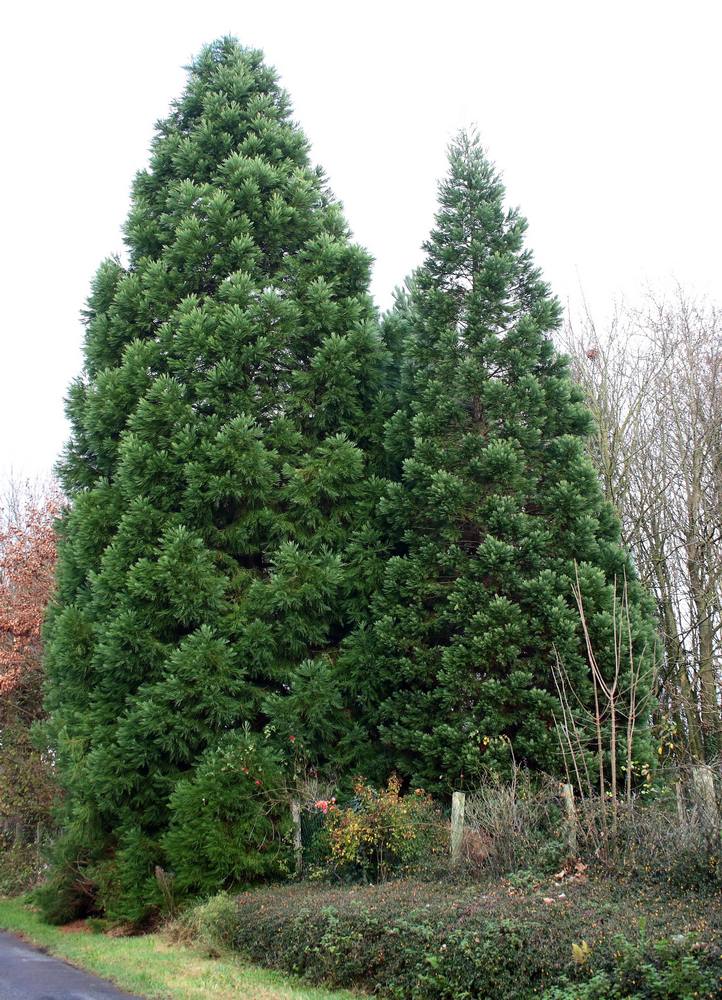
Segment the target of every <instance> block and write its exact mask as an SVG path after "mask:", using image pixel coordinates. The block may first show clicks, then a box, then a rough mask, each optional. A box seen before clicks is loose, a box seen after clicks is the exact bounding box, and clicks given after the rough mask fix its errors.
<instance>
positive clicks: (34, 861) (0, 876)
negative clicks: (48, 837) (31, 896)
mask: <svg viewBox="0 0 722 1000" xmlns="http://www.w3.org/2000/svg"><path fill="white" fill-rule="evenodd" d="M44 868H45V866H44V864H43V860H42V857H41V856H40V852H39V851H38V848H37V846H36V845H35V844H15V843H9V842H7V841H4V840H3V839H1V838H0V896H17V895H19V894H20V893H22V892H27V891H28V890H29V889H32V888H33V887H34V886H36V885H37V884H38V882H39V881H40V879H41V878H42V875H43V871H44Z"/></svg>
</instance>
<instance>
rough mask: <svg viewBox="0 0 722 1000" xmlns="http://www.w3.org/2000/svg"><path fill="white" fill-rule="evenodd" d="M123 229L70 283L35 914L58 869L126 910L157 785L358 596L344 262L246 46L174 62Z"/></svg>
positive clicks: (272, 89) (369, 459)
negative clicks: (85, 879) (59, 825)
mask: <svg viewBox="0 0 722 1000" xmlns="http://www.w3.org/2000/svg"><path fill="white" fill-rule="evenodd" d="M125 232H126V244H127V263H122V262H121V261H120V260H118V259H111V260H108V261H106V262H105V263H104V264H102V265H101V267H100V269H99V271H98V273H97V275H96V278H95V281H94V283H93V287H92V294H91V296H90V300H89V304H88V308H87V313H86V314H85V315H86V322H87V334H86V341H85V365H84V370H83V373H82V374H81V376H80V377H79V378H78V380H77V381H76V382H75V383H74V384H73V386H72V388H71V391H70V395H69V401H68V414H69V417H70V421H71V425H72V438H71V441H70V444H69V446H68V448H67V452H66V455H65V457H64V459H63V461H62V463H61V469H60V472H61V479H62V483H63V486H64V488H65V490H66V492H67V495H68V496H69V497H70V499H71V508H70V510H69V512H68V513H67V516H66V517H65V519H64V523H63V525H62V542H61V549H60V566H59V573H58V591H57V601H56V604H55V606H54V608H53V610H52V613H51V616H50V620H49V623H48V654H47V663H48V673H49V677H50V687H49V694H48V705H49V708H50V711H51V734H52V736H53V739H54V741H55V748H56V753H57V763H58V770H59V772H60V775H61V778H62V781H63V784H64V786H65V789H66V804H65V813H64V817H63V821H64V824H65V835H64V838H63V839H62V841H61V843H60V845H59V847H58V851H57V861H56V878H55V883H54V890H53V891H54V892H55V898H56V899H60V898H61V895H62V894H60V895H58V889H59V888H62V887H63V886H64V887H65V889H66V890H67V892H66V895H65V896H64V897H63V900H64V903H63V905H62V906H60V908H59V909H55V911H54V915H55V916H56V917H57V918H61V917H67V916H71V915H72V912H73V909H74V908H75V909H77V908H80V907H82V906H83V905H85V904H84V901H83V897H82V892H81V891H80V889H78V886H77V881H78V880H77V879H75V881H73V880H74V875H73V873H77V870H78V864H80V865H81V866H83V865H85V866H86V869H85V870H86V874H87V873H90V877H91V878H92V879H94V880H95V882H96V883H97V884H98V885H99V886H100V888H101V895H102V897H103V898H102V904H103V905H105V907H106V908H107V909H108V910H109V911H110V912H113V913H116V914H118V915H122V916H129V917H133V918H135V917H139V916H142V915H143V913H144V912H145V911H146V909H147V907H148V905H150V904H151V903H152V902H153V901H154V899H155V896H156V890H155V889H154V886H153V879H152V871H153V866H154V865H155V864H165V863H166V862H165V858H164V853H163V849H162V845H163V843H165V842H166V841H164V837H165V836H166V831H167V829H168V825H169V822H170V817H169V800H170V798H171V795H172V794H173V792H174V789H175V788H176V786H177V784H178V782H179V780H181V779H183V781H184V782H185V784H184V786H183V787H184V788H186V789H187V788H188V786H187V781H188V780H189V778H192V774H193V769H194V768H195V767H196V765H197V763H198V761H199V760H201V759H203V760H205V761H206V763H205V764H204V765H203V766H204V768H205V770H204V771H203V775H204V779H203V780H204V781H208V780H209V777H208V775H209V767H211V770H212V762H213V761H216V760H218V759H223V758H222V757H219V756H218V755H217V754H216V748H217V747H218V745H219V743H220V742H223V746H224V747H228V746H229V745H230V744H229V743H228V738H227V734H228V732H229V731H232V730H238V731H240V729H241V727H242V726H243V725H244V724H249V725H250V727H251V732H258V731H259V730H260V729H261V728H262V727H263V725H264V723H265V722H266V721H267V716H266V714H265V713H264V710H263V706H264V702H265V701H266V699H267V698H268V697H269V695H272V694H273V693H274V692H276V693H278V692H286V691H287V690H288V684H289V677H290V676H291V675H292V674H293V672H294V671H296V670H297V669H301V673H302V674H304V672H305V674H304V675H306V676H307V675H308V674H309V673H310V674H311V675H313V674H314V669H316V670H317V671H318V672H320V673H321V674H322V673H323V670H324V669H325V660H324V656H325V654H327V653H332V652H333V650H334V649H335V647H336V645H337V644H338V642H339V641H340V639H341V638H342V637H343V635H344V634H345V632H346V631H347V630H348V628H349V627H350V625H351V623H353V622H354V621H355V620H357V618H358V616H359V614H360V612H361V609H362V608H363V607H364V606H365V603H366V596H365V595H364V594H363V592H362V591H363V579H364V574H363V571H362V568H361V567H360V566H359V560H362V558H363V550H364V546H365V545H366V544H367V543H368V542H369V539H365V537H364V530H365V529H364V527H363V524H364V520H365V517H366V511H367V509H368V506H369V504H370V503H371V502H372V500H373V496H374V491H375V489H376V487H375V486H374V483H373V480H372V478H370V474H371V472H372V471H373V467H374V464H373V463H374V461H375V460H376V457H377V453H378V440H379V433H378V431H379V426H380V423H379V420H380V418H379V415H378V412H377V399H378V396H379V391H380V387H381V386H380V380H381V372H382V368H383V365H384V364H385V362H384V358H383V350H382V347H381V340H380V337H379V334H378V330H377V324H376V317H375V313H374V309H373V306H372V303H371V301H370V298H369V295H368V282H369V268H370V263H369V258H368V256H367V255H366V253H365V252H363V251H362V250H361V249H360V248H359V247H358V246H355V245H354V244H353V243H352V242H350V239H349V232H348V228H347V225H346V223H345V221H344V218H343V216H342V213H341V211H340V208H339V206H338V204H337V203H335V202H334V201H333V199H332V197H331V196H330V194H329V192H328V190H327V188H326V184H325V182H324V178H323V176H322V174H321V173H320V172H319V171H318V170H316V169H312V167H311V166H310V164H309V153H308V143H307V140H306V139H305V137H304V135H303V133H302V132H301V131H300V129H299V128H298V127H297V126H296V125H295V124H294V123H293V122H292V120H291V117H290V107H289V102H288V99H287V96H286V94H285V93H284V91H283V90H281V88H280V87H279V85H278V83H277V79H276V76H275V74H274V72H273V71H272V70H271V69H269V68H268V67H267V66H265V65H264V63H263V61H262V57H261V54H260V53H258V52H256V51H251V50H246V49H243V48H241V47H239V45H238V44H237V43H236V42H235V41H233V40H231V39H223V40H221V41H219V42H216V43H214V44H212V45H210V46H208V47H207V48H205V49H204V50H203V51H202V52H201V54H200V55H199V57H198V58H197V59H196V60H195V61H194V63H193V64H192V66H191V67H190V68H189V78H188V83H187V86H186V89H185V92H184V94H183V96H182V97H181V98H180V100H178V101H177V103H176V104H175V105H174V106H173V109H172V111H171V113H170V115H169V116H168V118H166V119H165V120H164V121H162V122H160V123H159V124H158V126H157V132H156V135H155V138H154V140H153V145H152V153H151V160H150V166H149V168H148V169H147V170H144V171H142V172H141V173H140V174H139V175H138V176H137V178H136V180H135V184H134V187H133V195H132V208H131V211H130V214H129V218H128V221H127V225H126V231H125ZM224 752H225V751H224ZM244 752H245V751H244ZM204 753H206V754H207V757H206V758H203V757H202V755H203V754H204ZM208 755H209V756H208ZM214 755H215V756H214ZM264 760H265V758H264ZM208 761H210V762H211V763H210V764H209V763H208ZM266 763H267V762H266ZM264 766H265V765H264ZM183 795H184V801H185V800H188V801H190V799H189V796H191V792H189V791H186V792H184V793H183ZM191 798H192V796H191ZM198 801H201V797H200V796H198ZM204 801H205V800H204ZM174 836H175V835H174ZM175 840H177V836H176V837H175ZM175 840H173V839H171V841H167V843H169V844H170V843H173V842H175ZM198 849H199V850H201V849H202V846H201V845H200V844H199V847H198ZM184 850H185V848H184ZM172 861H173V858H172V857H171V863H172ZM64 866H65V867H64ZM262 867H263V866H261V868H262ZM211 869H212V870H213V871H215V870H216V869H215V868H213V867H212V866H211ZM205 870H206V872H207V871H208V870H209V867H208V865H206V869H205ZM259 870H260V869H259ZM207 878H208V876H206V879H207ZM71 883H72V885H71ZM81 888H82V887H81ZM73 892H75V893H76V895H75V896H73ZM48 900H50V895H48ZM96 905H97V904H96ZM48 909H49V910H52V909H53V907H52V904H51V903H50V902H49V905H48Z"/></svg>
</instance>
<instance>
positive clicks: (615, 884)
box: [174, 873, 722, 1000]
mask: <svg viewBox="0 0 722 1000" xmlns="http://www.w3.org/2000/svg"><path fill="white" fill-rule="evenodd" d="M721 914H722V911H721V910H720V907H719V898H718V897H717V898H715V897H712V896H710V897H705V896H704V895H702V896H700V897H699V898H696V899H693V898H692V897H690V896H689V895H685V896H681V895H680V894H679V893H675V892H674V891H670V890H669V889H668V888H666V887H664V886H660V885H659V884H658V883H654V884H650V883H644V882H640V881H638V880H636V879H635V880H633V881H630V880H627V879H624V878H618V877H615V878H609V879H599V880H597V879H595V880H594V881H591V880H587V879H586V878H585V879H584V880H580V879H579V877H578V875H577V876H576V877H575V875H574V874H573V873H571V874H570V875H569V876H568V877H565V878H561V877H560V878H557V879H553V878H552V879H550V878H548V877H547V878H543V877H538V876H534V875H533V874H532V873H524V874H517V876H516V877H510V878H508V879H503V880H498V879H494V880H489V879H483V880H481V881H478V882H476V883H474V884H471V885H470V884H466V883H463V882H461V883H456V884H454V883H451V884H449V883H446V884H438V883H430V882H418V881H413V880H402V881H396V882H390V883H387V884H386V885H384V886H358V887H355V888H353V889H349V888H338V887H337V888H331V887H329V886H316V887H313V886H308V885H302V886H294V887H281V888H269V889H259V890H256V891H254V892H250V893H245V894H243V895H241V896H239V897H232V896H219V897H216V898H214V899H212V900H210V901H209V902H207V903H205V904H203V905H202V906H199V907H197V908H195V909H192V910H190V911H189V912H188V913H187V914H186V915H185V916H184V917H183V918H182V920H181V921H180V922H179V923H178V924H177V925H176V926H175V928H174V933H175V935H176V936H177V937H179V938H181V939H183V938H184V937H188V938H190V939H193V940H200V941H202V942H203V944H204V946H205V947H206V948H209V949H211V950H213V949H216V950H218V949H221V950H222V949H226V948H231V949H234V950H236V951H238V952H239V953H240V954H242V955H243V956H245V957H247V958H248V959H250V960H255V961H259V962H260V961H262V962H263V963H264V964H266V965H268V966H270V967H272V968H278V969H283V970H286V971H289V972H293V973H296V974H300V975H302V976H304V977H305V978H307V979H308V980H309V981H311V982H314V983H322V982H323V983H328V984H331V985H338V986H344V987H358V988H361V989H363V990H367V991H369V992H373V993H375V994H377V995H379V996H385V997H397V998H402V997H413V998H415V1000H422V998H423V1000H426V998H428V1000H434V998H448V1000H459V998H471V997H482V998H483V997H488V998H492V997H493V998H495V1000H506V998H508V1000H512V998H518V1000H523V998H527V997H529V998H530V997H545V998H549V1000H551V998H555V1000H557V998H562V997H564V998H567V997H569V998H572V997H574V998H579V1000H581V998H592V997H595V998H600V1000H602V998H612V997H633V998H647V997H649V998H652V997H654V998H658V1000H678V998H682V997H690V998H691V997H694V996H696V997H710V998H711V997H716V996H718V995H719V989H720V982H721V981H722V980H721V978H720V977H722V952H721V949H722V916H721Z"/></svg>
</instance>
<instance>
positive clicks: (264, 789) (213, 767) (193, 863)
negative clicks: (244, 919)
mask: <svg viewBox="0 0 722 1000" xmlns="http://www.w3.org/2000/svg"><path fill="white" fill-rule="evenodd" d="M282 785H283V783H282V774H281V769H280V766H279V763H278V761H277V759H276V757H275V756H274V754H273V752H272V751H271V749H270V748H269V747H268V745H267V744H265V743H264V740H263V738H262V737H259V736H257V735H252V734H251V733H249V732H246V731H245V730H243V731H238V732H233V733H229V734H227V735H226V736H225V737H224V738H223V739H222V740H221V742H220V744H219V745H218V746H217V747H215V748H213V749H212V750H209V751H207V752H206V753H205V754H204V756H203V758H202V759H201V762H200V763H199V764H198V766H197V767H196V769H195V770H194V772H193V777H192V778H190V779H188V780H185V781H180V782H178V784H177V785H176V788H175V790H174V792H173V795H172V796H171V800H170V808H171V822H170V828H169V831H168V833H167V834H166V836H165V837H164V840H163V846H164V849H165V851H166V854H167V858H168V864H169V867H170V869H172V871H173V872H174V875H175V884H176V887H177V889H178V890H179V891H180V892H181V893H188V892H199V893H205V894H209V893H211V892H214V891H216V890H217V889H218V887H219V886H225V887H227V888H231V887H233V886H238V887H242V886H245V885H248V884H251V883H253V882H256V881H259V880H261V879H263V878H268V877H273V876H277V875H279V874H281V873H285V872H286V871H287V870H288V856H289V844H288V838H287V835H288V832H289V828H290V823H291V820H290V813H289V809H288V800H287V796H286V795H285V793H284V791H283V787H282Z"/></svg>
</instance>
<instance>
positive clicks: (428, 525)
mask: <svg viewBox="0 0 722 1000" xmlns="http://www.w3.org/2000/svg"><path fill="white" fill-rule="evenodd" d="M504 194H505V192H504V187H503V185H502V182H501V180H500V178H499V176H498V174H497V172H496V170H495V169H494V167H493V166H492V164H491V163H490V162H489V160H488V159H487V157H486V155H485V154H484V152H483V150H482V148H481V146H480V144H479V141H478V139H477V138H476V137H475V136H469V135H466V134H462V135H461V136H460V137H459V138H458V139H457V140H456V141H455V142H454V143H453V145H452V147H451V150H450V165H449V173H448V176H447V178H446V179H445V180H444V182H443V183H442V184H441V185H440V192H439V198H440V207H439V211H438V215H437V217H436V226H435V228H434V230H433V232H432V234H431V236H430V238H429V240H428V242H427V243H426V245H425V251H426V258H425V261H424V263H423V266H422V267H421V268H420V269H419V270H418V271H417V272H416V274H415V275H414V277H413V279H412V280H411V282H410V285H409V292H408V294H404V295H400V296H399V297H398V298H397V303H396V307H395V310H394V313H393V314H392V316H391V317H390V319H388V320H387V328H388V326H389V324H390V325H391V327H392V330H393V333H394V338H395V340H396V342H397V343H398V341H399V340H401V341H402V342H403V347H402V350H401V354H402V371H401V373H400V378H399V385H398V400H399V406H398V409H397V411H396V413H395V414H394V416H393V417H392V418H391V420H390V421H389V422H388V424H387V435H386V441H387V447H388V453H389V459H390V464H391V465H392V467H393V466H395V467H396V468H397V469H398V470H399V478H398V481H395V482H392V483H391V484H390V485H389V487H388V489H387V491H386V494H385V497H384V498H383V500H382V501H381V505H380V516H381V519H382V521H383V523H384V525H385V530H386V534H387V536H388V538H389V541H390V544H391V546H392V548H393V550H394V552H395V554H394V556H393V558H391V559H390V560H389V561H388V564H387V566H386V569H385V574H384V579H383V583H382V585H381V587H380V589H379V592H378V593H377V594H376V596H375V598H374V601H373V603H372V612H371V617H372V625H371V626H370V627H368V628H363V629H359V630H358V631H357V633H356V634H355V636H354V637H353V639H352V640H351V642H350V643H349V644H348V647H347V650H346V655H345V657H344V658H343V662H342V666H343V672H344V681H345V684H346V686H347V689H348V690H349V692H350V693H349V699H350V701H351V703H353V704H354V705H355V707H356V711H357V712H358V713H359V715H361V716H363V717H364V718H366V719H368V720H370V723H369V726H368V727H367V728H369V729H370V730H371V731H372V732H373V731H375V732H377V733H378V735H379V737H380V745H381V746H382V747H384V748H385V754H382V755H381V756H379V755H378V754H376V767H377V768H379V769H380V770H381V771H383V770H389V769H391V768H392V767H393V768H397V769H399V770H400V771H401V772H402V773H403V774H405V775H407V776H408V777H410V778H411V779H412V780H413V781H414V782H415V783H419V784H423V785H424V786H425V787H426V788H429V789H436V790H440V791H441V790H448V789H449V788H450V787H459V784H460V783H462V782H463V781H464V778H465V777H466V779H467V780H468V779H470V778H472V777H473V775H474V773H475V772H478V770H479V769H480V768H481V767H496V768H503V767H505V766H508V763H509V747H510V746H511V749H512V750H513V754H514V756H515V759H516V760H517V761H518V762H525V763H526V764H528V765H530V766H532V767H535V768H543V769H551V770H554V771H559V770H560V769H561V761H560V759H559V750H558V743H557V735H556V732H555V725H554V717H555V712H556V713H557V714H558V704H557V695H556V689H555V683H554V677H553V665H554V663H555V661H556V658H557V657H558V658H559V660H560V662H561V663H562V664H563V666H564V669H565V671H566V672H567V675H568V677H569V681H570V683H572V684H573V685H574V687H575V689H576V690H577V691H578V692H579V693H580V695H581V697H582V698H587V699H591V690H590V681H589V668H588V662H587V654H586V648H585V643H584V637H583V635H582V629H581V627H580V616H579V612H578V609H577V607H576V604H575V600H574V596H573V585H574V582H575V580H576V576H577V572H578V575H579V580H580V585H581V589H582V593H583V597H584V601H585V606H586V614H587V618H588V621H589V624H590V629H591V638H592V641H593V643H594V647H595V649H596V651H597V658H598V660H599V663H600V665H601V667H602V669H603V670H604V671H611V670H612V669H613V662H614V655H615V654H614V625H613V616H614V613H615V612H614V607H615V596H614V594H615V586H619V585H622V584H623V581H624V580H625V579H626V580H627V581H629V593H630V606H631V617H632V621H631V632H630V635H631V644H632V647H633V649H634V650H635V652H636V653H637V654H638V655H641V654H642V652H643V651H646V653H647V654H649V655H651V650H652V648H653V633H652V629H651V626H650V620H651V619H650V618H649V616H648V609H647V606H646V603H645V599H644V597H643V595H642V593H641V591H640V588H639V586H638V584H637V583H636V581H635V577H634V571H633V568H632V566H631V565H630V561H629V558H628V556H627V555H626V553H625V552H624V550H623V548H622V547H621V545H620V533H619V528H618V524H617V521H616V519H615V516H614V514H613V512H612V510H611V509H610V507H609V506H608V505H607V504H606V503H605V502H604V500H603V497H602V494H601V491H600V487H599V484H598V482H597V480H596V477H595V474H594V471H593V469H592V466H591V464H590V462H589V460H588V458H587V456H586V453H585V436H586V435H587V434H588V433H589V431H590V416H589V414H588V412H587V411H586V410H585V408H584V406H583V405H582V402H581V395H580V393H579V391H578V390H577V388H576V387H575V386H574V384H573V382H572V380H571V378H570V375H569V371H568V367H567V362H566V359H565V358H564V357H563V356H560V355H559V354H557V353H556V352H555V349H554V346H553V344H552V341H551V338H550V334H551V333H552V331H553V330H554V329H555V327H556V326H557V325H558V323H559V318H560V310H559V306H558V303H557V301H556V300H555V299H554V298H553V297H552V295H551V294H550V292H549V290H548V287H547V285H546V284H545V283H544V282H543V281H542V279H541V277H540V273H539V271H538V269H537V268H536V267H535V266H534V264H533V261H532V257H531V254H530V252H529V250H528V249H525V247H524V232H525V229H526V223H525V221H524V219H523V218H522V217H521V216H520V215H519V214H518V212H516V211H514V210H512V211H508V210H506V209H505V207H504ZM401 331H403V332H401ZM623 642H624V643H627V642H628V638H627V637H625V638H624V640H623Z"/></svg>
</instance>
